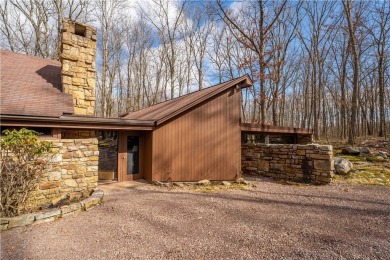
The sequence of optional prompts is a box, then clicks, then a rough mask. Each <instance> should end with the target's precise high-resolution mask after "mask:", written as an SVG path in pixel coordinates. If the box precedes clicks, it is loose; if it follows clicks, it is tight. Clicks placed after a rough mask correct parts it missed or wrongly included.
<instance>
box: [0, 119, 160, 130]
mask: <svg viewBox="0 0 390 260" xmlns="http://www.w3.org/2000/svg"><path fill="white" fill-rule="evenodd" d="M0 120H1V125H2V126H29V127H51V128H77V129H94V130H100V129H102V130H153V129H154V122H153V121H142V120H127V119H116V118H97V117H77V116H61V117H34V116H14V115H0Z"/></svg>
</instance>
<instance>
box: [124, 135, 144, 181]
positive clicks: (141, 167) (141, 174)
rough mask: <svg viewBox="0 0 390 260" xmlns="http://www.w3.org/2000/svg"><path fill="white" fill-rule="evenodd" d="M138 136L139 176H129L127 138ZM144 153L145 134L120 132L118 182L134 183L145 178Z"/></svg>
mask: <svg viewBox="0 0 390 260" xmlns="http://www.w3.org/2000/svg"><path fill="white" fill-rule="evenodd" d="M128 136H138V138H139V148H138V149H139V150H138V154H139V160H138V163H139V167H138V169H139V173H138V174H130V175H128V174H127V137H128ZM143 153H144V138H143V134H142V133H141V132H138V131H119V138H118V182H123V181H133V180H138V179H143V178H144V164H143V160H144V158H143Z"/></svg>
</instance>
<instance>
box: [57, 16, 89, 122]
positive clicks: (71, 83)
mask: <svg viewBox="0 0 390 260" xmlns="http://www.w3.org/2000/svg"><path fill="white" fill-rule="evenodd" d="M60 60H61V67H62V70H61V78H62V88H63V92H64V93H68V94H71V95H72V96H73V105H74V113H75V114H76V115H87V116H93V114H94V107H95V79H96V69H95V60H96V28H94V27H91V26H89V25H86V24H82V23H78V22H75V21H72V20H68V19H64V20H63V29H62V42H61V57H60Z"/></svg>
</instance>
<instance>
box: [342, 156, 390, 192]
mask: <svg viewBox="0 0 390 260" xmlns="http://www.w3.org/2000/svg"><path fill="white" fill-rule="evenodd" d="M338 157H341V158H345V159H348V160H350V161H351V162H352V163H353V168H354V169H353V170H351V172H350V173H349V174H348V175H347V176H340V175H337V174H336V175H335V180H336V181H341V182H348V183H353V184H365V185H382V186H383V185H384V186H388V187H390V166H389V164H388V163H386V162H367V161H366V159H365V157H361V156H349V155H340V156H338Z"/></svg>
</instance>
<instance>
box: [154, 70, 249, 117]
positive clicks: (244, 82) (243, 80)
mask: <svg viewBox="0 0 390 260" xmlns="http://www.w3.org/2000/svg"><path fill="white" fill-rule="evenodd" d="M252 84H253V82H252V80H251V79H250V78H249V76H248V75H245V76H243V77H240V78H238V79H236V80H233V81H232V82H231V83H229V84H227V85H225V86H223V87H219V88H217V89H215V90H214V91H213V92H210V93H209V94H207V95H205V96H203V97H201V98H199V99H197V100H195V101H193V102H191V103H189V104H187V105H185V106H184V107H182V108H180V109H178V110H176V111H175V112H173V113H171V114H169V115H167V116H165V117H163V118H160V119H158V120H156V125H161V124H162V123H164V122H166V121H168V120H170V119H172V118H174V117H176V116H178V115H180V114H181V113H183V112H185V111H187V110H189V109H191V108H193V107H195V106H197V105H198V104H201V103H203V102H205V101H207V100H209V99H210V98H212V97H215V96H217V95H218V94H220V93H222V92H224V91H225V90H228V89H230V88H236V87H237V86H239V87H240V88H241V89H242V88H247V87H250V86H252ZM190 95H191V94H190Z"/></svg>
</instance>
